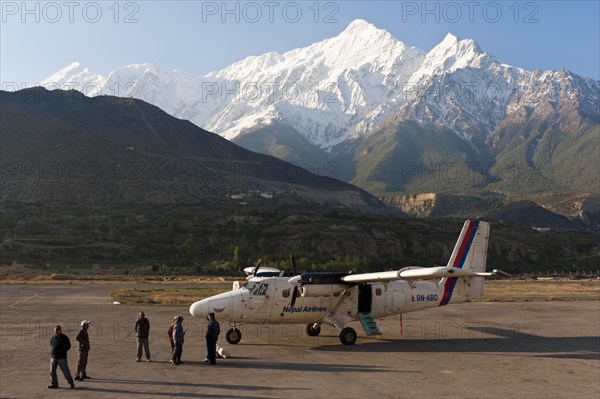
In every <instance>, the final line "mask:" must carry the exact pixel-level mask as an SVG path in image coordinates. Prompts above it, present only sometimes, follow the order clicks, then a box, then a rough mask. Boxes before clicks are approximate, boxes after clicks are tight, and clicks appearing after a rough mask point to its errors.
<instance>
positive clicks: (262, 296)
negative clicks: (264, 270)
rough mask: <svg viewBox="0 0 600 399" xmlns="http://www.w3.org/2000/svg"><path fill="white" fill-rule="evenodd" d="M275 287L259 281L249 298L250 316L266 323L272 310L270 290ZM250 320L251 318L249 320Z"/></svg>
mask: <svg viewBox="0 0 600 399" xmlns="http://www.w3.org/2000/svg"><path fill="white" fill-rule="evenodd" d="M272 288H273V287H269V284H267V283H264V282H257V283H256V285H255V286H254V288H253V289H252V291H251V292H250V296H249V298H248V300H247V305H248V308H247V309H248V318H249V319H252V320H255V321H256V322H258V323H266V321H267V320H268V319H269V315H270V311H271V307H270V305H271V301H270V300H269V297H270V295H269V294H270V291H271V289H272ZM249 321H250V320H249Z"/></svg>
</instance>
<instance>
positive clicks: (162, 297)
mask: <svg viewBox="0 0 600 399" xmlns="http://www.w3.org/2000/svg"><path fill="white" fill-rule="evenodd" d="M220 285H221V286H217V287H194V288H175V287H174V288H171V287H169V288H156V289H153V288H149V289H143V290H140V289H123V290H114V291H111V293H110V297H111V299H112V300H113V301H117V302H120V303H121V304H127V305H136V304H143V303H147V304H158V305H189V304H191V303H193V302H195V301H198V300H200V299H204V298H208V297H209V296H213V295H217V294H220V293H222V292H226V291H229V290H230V289H231V285H230V284H228V283H227V284H225V283H223V284H220Z"/></svg>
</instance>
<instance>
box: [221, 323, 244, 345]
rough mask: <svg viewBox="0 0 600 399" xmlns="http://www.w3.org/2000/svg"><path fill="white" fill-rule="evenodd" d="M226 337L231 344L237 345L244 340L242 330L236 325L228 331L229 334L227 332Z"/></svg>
mask: <svg viewBox="0 0 600 399" xmlns="http://www.w3.org/2000/svg"><path fill="white" fill-rule="evenodd" d="M225 339H226V340H227V342H229V343H230V344H231V345H235V344H237V343H238V342H240V341H241V340H242V332H241V331H240V330H238V329H237V328H235V327H234V328H231V329H229V330H228V331H227V334H225Z"/></svg>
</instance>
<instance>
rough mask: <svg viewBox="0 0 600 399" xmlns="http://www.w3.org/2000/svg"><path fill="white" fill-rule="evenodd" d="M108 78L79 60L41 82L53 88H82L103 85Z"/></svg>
mask: <svg viewBox="0 0 600 399" xmlns="http://www.w3.org/2000/svg"><path fill="white" fill-rule="evenodd" d="M105 81H106V78H105V77H104V76H102V75H100V74H98V73H96V72H93V71H91V70H90V69H89V68H87V67H84V66H83V65H81V64H80V63H79V62H73V63H71V64H69V65H67V66H66V67H64V68H63V69H61V70H59V71H58V72H56V73H54V74H53V75H51V76H50V77H48V78H47V79H44V80H43V81H42V82H41V85H42V86H44V87H48V88H49V89H52V88H55V89H56V88H61V89H63V88H74V89H76V90H82V89H83V88H84V87H86V86H87V87H91V86H96V87H99V86H102V85H103V84H104V82H105Z"/></svg>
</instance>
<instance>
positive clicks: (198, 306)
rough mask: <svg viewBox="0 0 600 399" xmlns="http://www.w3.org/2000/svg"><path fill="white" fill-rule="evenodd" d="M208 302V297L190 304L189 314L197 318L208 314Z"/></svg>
mask: <svg viewBox="0 0 600 399" xmlns="http://www.w3.org/2000/svg"><path fill="white" fill-rule="evenodd" d="M208 302H209V299H203V300H201V301H198V302H194V303H193V304H192V306H190V314H191V315H192V316H194V317H198V318H203V317H206V316H208V314H209V313H210V312H209V311H208Z"/></svg>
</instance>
